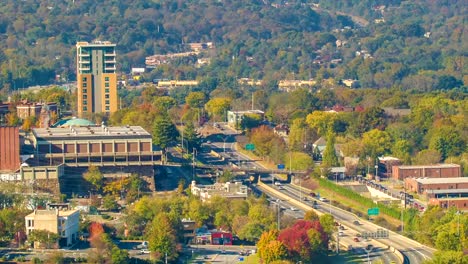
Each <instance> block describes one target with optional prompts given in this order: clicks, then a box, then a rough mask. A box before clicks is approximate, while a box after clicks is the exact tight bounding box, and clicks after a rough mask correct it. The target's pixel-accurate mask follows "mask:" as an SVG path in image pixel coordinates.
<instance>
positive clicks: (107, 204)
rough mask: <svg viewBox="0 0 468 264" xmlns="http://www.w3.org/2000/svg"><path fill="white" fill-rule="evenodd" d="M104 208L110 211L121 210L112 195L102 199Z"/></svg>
mask: <svg viewBox="0 0 468 264" xmlns="http://www.w3.org/2000/svg"><path fill="white" fill-rule="evenodd" d="M102 206H103V207H104V208H105V209H106V210H109V211H115V210H117V209H118V208H119V205H118V204H117V201H115V197H114V196H112V195H106V196H104V197H103V199H102Z"/></svg>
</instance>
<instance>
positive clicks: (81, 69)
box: [79, 67, 91, 71]
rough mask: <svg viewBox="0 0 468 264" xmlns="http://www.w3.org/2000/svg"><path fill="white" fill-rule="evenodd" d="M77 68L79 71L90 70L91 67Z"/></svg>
mask: <svg viewBox="0 0 468 264" xmlns="http://www.w3.org/2000/svg"><path fill="white" fill-rule="evenodd" d="M79 70H80V71H90V70H91V68H89V67H86V68H85V67H80V68H79Z"/></svg>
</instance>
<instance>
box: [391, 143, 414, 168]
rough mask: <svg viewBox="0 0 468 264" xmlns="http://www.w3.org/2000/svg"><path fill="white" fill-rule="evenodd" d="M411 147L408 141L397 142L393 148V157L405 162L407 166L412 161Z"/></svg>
mask: <svg viewBox="0 0 468 264" xmlns="http://www.w3.org/2000/svg"><path fill="white" fill-rule="evenodd" d="M410 154H411V145H410V144H409V142H408V141H407V140H404V139H401V140H398V141H396V142H395V143H394V144H393V146H392V155H393V156H395V157H397V158H399V159H401V160H403V162H404V163H405V164H408V163H409V162H410V161H411V155H410Z"/></svg>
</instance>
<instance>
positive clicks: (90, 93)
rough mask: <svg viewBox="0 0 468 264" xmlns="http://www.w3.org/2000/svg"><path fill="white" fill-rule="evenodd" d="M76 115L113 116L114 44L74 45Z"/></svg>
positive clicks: (114, 85)
mask: <svg viewBox="0 0 468 264" xmlns="http://www.w3.org/2000/svg"><path fill="white" fill-rule="evenodd" d="M76 57H77V59H76V63H77V66H76V69H77V74H76V78H77V94H78V109H77V110H78V115H79V116H80V117H82V116H86V115H89V114H92V113H113V112H115V111H117V109H118V106H117V104H118V100H117V73H116V70H117V69H116V54H115V44H112V43H110V42H109V41H94V42H92V43H88V42H78V43H77V44H76Z"/></svg>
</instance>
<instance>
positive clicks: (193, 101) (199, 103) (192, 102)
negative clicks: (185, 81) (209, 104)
mask: <svg viewBox="0 0 468 264" xmlns="http://www.w3.org/2000/svg"><path fill="white" fill-rule="evenodd" d="M185 102H186V103H187V104H188V105H189V106H190V107H192V108H202V107H203V105H205V103H206V96H205V94H204V93H203V92H190V93H189V94H188V95H187V96H186V97H185Z"/></svg>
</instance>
